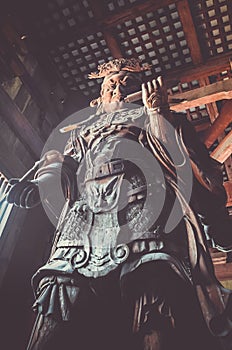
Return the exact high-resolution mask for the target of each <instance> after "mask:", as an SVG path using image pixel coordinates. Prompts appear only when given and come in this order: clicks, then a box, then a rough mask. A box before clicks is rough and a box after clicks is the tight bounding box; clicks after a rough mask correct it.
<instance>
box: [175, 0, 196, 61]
mask: <svg viewBox="0 0 232 350" xmlns="http://www.w3.org/2000/svg"><path fill="white" fill-rule="evenodd" d="M177 10H178V13H179V16H180V20H181V23H182V26H183V30H184V33H185V37H186V40H187V42H188V47H189V49H190V52H191V57H192V61H193V63H194V65H196V64H199V63H201V62H202V54H201V49H200V45H199V42H198V39H197V33H196V30H195V26H194V23H193V19H192V15H191V11H190V8H189V3H188V0H181V1H179V2H178V3H177Z"/></svg>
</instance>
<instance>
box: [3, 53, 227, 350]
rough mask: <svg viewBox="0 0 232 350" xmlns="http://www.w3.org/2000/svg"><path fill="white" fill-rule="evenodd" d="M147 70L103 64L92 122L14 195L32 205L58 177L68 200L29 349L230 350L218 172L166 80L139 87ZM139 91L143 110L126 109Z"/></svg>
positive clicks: (39, 281)
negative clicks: (213, 250) (214, 257)
mask: <svg viewBox="0 0 232 350" xmlns="http://www.w3.org/2000/svg"><path fill="white" fill-rule="evenodd" d="M147 69H149V66H142V65H141V63H140V62H139V60H136V59H123V58H121V59H114V60H112V61H110V62H108V63H105V64H103V65H100V66H99V72H97V73H92V74H91V75H90V78H92V79H94V78H104V80H103V83H102V88H101V93H100V96H99V98H98V99H96V100H93V101H92V102H91V106H92V107H93V108H95V112H94V114H93V115H92V116H91V118H88V120H86V122H85V123H82V124H81V123H79V124H76V125H74V127H71V129H73V130H72V132H71V136H70V139H69V141H68V143H67V145H66V148H65V151H64V154H63V155H62V154H60V153H59V152H57V151H50V152H49V153H48V154H46V155H45V157H44V159H43V161H42V167H40V168H39V170H38V171H37V173H36V175H35V178H34V180H24V181H19V182H17V183H15V184H14V185H13V186H12V189H11V191H10V193H9V195H8V201H9V202H11V203H15V204H16V205H18V206H22V207H28V208H29V207H32V206H34V205H36V204H37V203H38V201H39V197H38V187H39V186H42V187H43V189H44V190H43V193H44V196H45V197H46V195H47V193H48V192H49V189H50V188H51V187H50V184H51V183H52V181H56V178H57V176H58V175H57V174H58V173H59V171H60V172H61V180H62V185H63V191H64V193H65V195H66V198H67V203H66V205H65V208H64V210H63V212H62V214H61V218H60V220H59V224H58V227H57V230H56V236H55V239H54V246H53V249H52V253H51V256H50V259H49V261H48V262H47V264H45V265H44V266H42V267H41V268H40V269H39V270H38V271H37V273H36V274H35V275H34V276H33V286H34V289H35V295H36V300H35V304H34V309H35V310H36V311H37V313H38V317H37V321H36V323H35V327H34V330H33V332H32V336H31V339H30V342H29V345H28V350H45V349H46V350H48V349H49V350H52V349H56V350H57V349H74V348H75V349H81V350H82V349H90V348H91V349H92V348H93V347H95V348H99V349H100V348H101V349H111V350H112V349H127V350H135V349H138V350H169V349H172V350H173V349H178V350H181V349H182V350H184V349H211V350H212V349H215V350H216V349H217V350H219V349H224V350H226V349H231V348H232V343H231V340H230V338H231V330H232V304H231V291H229V290H226V289H224V288H223V287H222V286H221V285H220V283H219V282H218V281H217V279H216V277H215V275H214V269H213V265H212V261H211V258H210V255H209V251H208V247H207V240H206V234H207V237H210V238H211V239H212V240H213V241H214V244H215V246H216V247H217V248H218V249H221V250H224V251H230V249H231V247H232V232H231V229H230V227H231V226H230V221H229V218H228V214H227V212H226V209H225V201H226V195H225V191H224V188H223V185H222V176H221V174H220V169H219V168H218V164H217V163H216V162H215V161H214V160H212V159H211V158H210V157H209V155H208V153H207V150H206V148H205V147H204V145H203V144H201V143H200V141H199V140H198V138H197V136H196V134H195V131H194V129H193V128H192V126H191V125H190V123H189V122H188V121H187V120H186V119H185V117H184V116H183V115H181V114H175V113H173V112H171V111H170V108H169V105H168V96H167V89H166V88H165V86H164V83H163V80H162V79H161V78H160V77H159V78H157V79H154V80H152V81H151V82H148V83H142V81H141V72H143V71H144V70H147ZM141 84H142V103H143V105H133V106H131V105H127V104H126V103H125V99H126V96H127V95H129V94H131V93H134V92H136V91H138V90H139V89H141ZM58 170H59V171H58ZM82 332H83V333H82ZM83 334H85V336H84V337H83ZM83 338H84V339H83ZM99 344H100V345H99Z"/></svg>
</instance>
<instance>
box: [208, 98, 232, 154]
mask: <svg viewBox="0 0 232 350" xmlns="http://www.w3.org/2000/svg"><path fill="white" fill-rule="evenodd" d="M231 111H232V100H227V101H225V103H224V104H223V106H222V108H221V111H220V114H219V116H218V117H217V119H216V120H215V121H214V123H213V124H212V126H211V127H210V128H209V129H208V130H207V131H206V132H205V134H204V136H203V139H202V141H203V142H204V143H205V145H206V147H207V148H209V147H211V146H212V144H213V143H214V142H215V141H216V139H217V138H218V137H219V136H220V135H221V134H222V133H223V131H224V130H225V128H226V127H227V126H228V125H229V124H230V123H231V122H232V112H231Z"/></svg>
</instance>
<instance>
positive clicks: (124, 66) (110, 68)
mask: <svg viewBox="0 0 232 350" xmlns="http://www.w3.org/2000/svg"><path fill="white" fill-rule="evenodd" d="M97 68H98V72H93V73H90V74H89V79H97V78H104V77H106V76H107V75H109V74H111V73H114V72H119V71H121V70H125V71H128V72H134V73H139V72H143V71H145V70H150V69H151V66H150V65H149V64H145V65H143V66H142V64H141V61H140V60H139V59H136V58H115V59H113V60H111V61H109V62H106V63H103V64H100V65H99V66H98V67H97Z"/></svg>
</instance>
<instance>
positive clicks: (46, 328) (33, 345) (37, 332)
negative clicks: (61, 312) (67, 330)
mask: <svg viewBox="0 0 232 350" xmlns="http://www.w3.org/2000/svg"><path fill="white" fill-rule="evenodd" d="M59 326H60V324H59V323H58V322H57V321H56V320H55V319H54V318H52V317H51V316H44V315H42V314H38V315H37V318H36V321H35V324H34V327H33V330H32V333H31V337H30V340H29V344H28V347H27V350H45V349H46V346H47V345H48V343H49V340H50V339H51V338H53V337H54V336H55V333H56V332H57V330H58V329H59Z"/></svg>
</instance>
